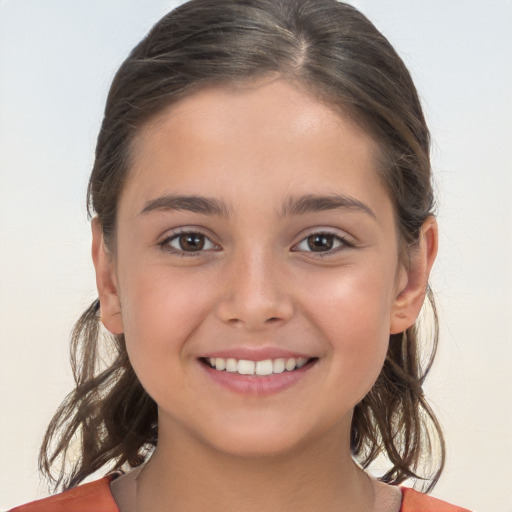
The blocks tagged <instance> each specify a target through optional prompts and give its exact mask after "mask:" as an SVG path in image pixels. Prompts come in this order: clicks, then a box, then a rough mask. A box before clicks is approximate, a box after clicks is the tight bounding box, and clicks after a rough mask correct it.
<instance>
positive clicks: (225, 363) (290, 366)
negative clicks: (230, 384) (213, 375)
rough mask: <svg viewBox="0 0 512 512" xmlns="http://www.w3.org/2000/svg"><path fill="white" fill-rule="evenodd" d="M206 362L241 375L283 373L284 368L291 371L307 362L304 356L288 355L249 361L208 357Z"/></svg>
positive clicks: (216, 367) (219, 368) (217, 368)
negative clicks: (285, 357)
mask: <svg viewBox="0 0 512 512" xmlns="http://www.w3.org/2000/svg"><path fill="white" fill-rule="evenodd" d="M208 362H209V363H210V365H211V367H212V368H215V369H216V370H225V371H227V372H231V373H234V372H238V373H240V374H241V375H272V374H273V373H283V372H284V371H285V370H287V371H289V372H291V371H292V370H295V369H296V368H302V367H303V366H304V365H305V364H306V363H307V362H308V359H307V358H306V357H298V358H295V357H290V358H288V359H284V358H278V359H265V360H263V361H249V360H247V359H231V358H229V359H223V358H222V357H210V358H208Z"/></svg>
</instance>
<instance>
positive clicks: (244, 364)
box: [238, 359, 256, 375]
mask: <svg viewBox="0 0 512 512" xmlns="http://www.w3.org/2000/svg"><path fill="white" fill-rule="evenodd" d="M255 368H256V363H255V362H254V361H247V360H245V359H240V361H238V373H240V374H241V375H254V370H255Z"/></svg>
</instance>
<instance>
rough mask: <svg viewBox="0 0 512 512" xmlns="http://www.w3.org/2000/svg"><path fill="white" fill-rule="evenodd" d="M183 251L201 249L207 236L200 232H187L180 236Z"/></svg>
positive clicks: (179, 242) (179, 240) (179, 241)
mask: <svg viewBox="0 0 512 512" xmlns="http://www.w3.org/2000/svg"><path fill="white" fill-rule="evenodd" d="M178 244H179V246H180V249H181V250H182V251H200V250H202V249H203V248H204V246H205V236H204V235H201V234H200V233H185V234H183V235H180V236H179V237H178Z"/></svg>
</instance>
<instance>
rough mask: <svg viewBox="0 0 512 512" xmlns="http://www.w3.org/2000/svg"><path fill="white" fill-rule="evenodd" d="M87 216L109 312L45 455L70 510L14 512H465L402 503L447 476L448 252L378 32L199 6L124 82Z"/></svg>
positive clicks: (281, 10)
mask: <svg viewBox="0 0 512 512" xmlns="http://www.w3.org/2000/svg"><path fill="white" fill-rule="evenodd" d="M88 198H89V205H90V210H91V215H92V216H93V219H92V231H93V248H92V253H93V260H94V265H95V269H96V278H97V286H98V294H99V299H98V300H96V301H95V302H94V303H93V304H92V305H91V306H90V307H89V308H88V310H87V311H86V312H85V313H84V314H83V316H82V317H81V318H80V320H79V321H78V323H77V325H76V327H75V331H74V333H73V340H72V349H73V357H74V360H73V363H74V370H75V377H76V381H77V386H76V389H75V390H74V391H73V393H71V394H70V395H69V396H68V398H67V399H66V401H65V402H64V403H63V405H62V406H61V408H60V409H59V411H58V412H57V414H56V415H55V417H54V419H53V420H52V422H51V424H50V426H49V429H48V432H47V435H46V437H45V440H44V443H43V447H42V451H41V457H40V463H41V468H42V470H43V472H44V473H45V474H46V475H47V476H49V477H50V478H53V479H54V481H55V483H56V487H57V488H59V487H62V488H63V489H65V492H64V493H63V494H60V495H57V496H55V497H54V498H49V499H46V500H42V501H39V502H36V503H34V504H31V505H25V506H22V507H19V508H18V509H15V510H19V511H31V510H34V511H35V510H37V511H44V510H52V511H55V510H62V511H64V510H70V511H71V510H72V511H76V510H83V511H100V510H101V511H118V510H119V511H121V512H130V511H132V512H133V511H136V512H142V511H155V512H158V511H160V510H162V511H163V510H177V511H198V510H213V511H216V510H219V511H220V510H223V511H229V510H243V511H247V512H250V511H253V510H258V511H262V510H268V511H270V510H280V511H292V510H293V511H295V512H300V511H311V510H325V511H337V510H347V511H360V510H361V511H363V510H364V511H368V510H375V511H380V512H392V511H393V512H397V511H399V510H402V511H412V510H414V511H415V512H418V511H422V510H437V511H443V510H463V509H460V508H457V507H453V506H450V505H448V504H444V503H442V502H440V501H438V500H435V499H433V498H429V497H427V496H426V495H424V494H421V493H419V492H417V491H414V490H412V489H408V488H405V487H398V485H399V484H401V483H402V482H404V481H405V480H406V479H408V478H416V479H418V481H419V482H420V483H422V484H423V488H424V490H427V491H428V490H430V489H431V488H432V487H433V486H434V485H435V483H436V481H437V480H438V478H439V476H440V473H441V470H442V467H443V462H444V441H443V437H442V433H441V430H440V427H439V425H438V422H437V420H436V418H435V416H434V414H433V413H432V411H431V410H430V408H429V406H428V404H427V402H426V400H425V397H424V395H423V391H422V385H423V381H424V378H425V375H426V374H427V372H428V369H429V368H430V365H431V362H432V359H433V355H434V353H435V348H436V338H435V336H434V339H433V340H431V349H430V354H428V355H427V357H426V359H427V364H426V365H425V366H424V367H422V365H421V364H420V359H421V360H424V358H425V354H423V353H420V343H419V334H418V331H417V329H416V325H415V322H416V319H417V317H418V314H419V312H420V309H421V308H422V306H423V303H424V300H425V296H427V298H428V301H430V303H431V304H432V306H433V299H432V297H431V294H430V292H429V289H428V277H429V272H430V269H431V266H432V264H433V262H434V259H435V256H436V251H437V238H438V233H437V224H436V221H435V218H434V216H433V202H434V201H433V195H432V189H431V176H430V163H429V134H428V130H427V127H426V125H425V121H424V118H423V114H422V111H421V107H420V104H419V100H418V96H417V93H416V91H415V88H414V85H413V83H412V81H411V78H410V76H409V73H408V72H407V70H406V68H405V67H404V64H403V63H402V61H401V60H400V58H399V57H398V56H397V54H396V53H395V51H394V50H393V48H392V47H391V46H390V45H389V43H388V42H387V40H386V39H385V38H384V37H383V36H382V35H381V34H380V33H379V32H378V31H377V30H376V29H375V27H373V25H372V24H371V23H370V22H369V21H368V20H367V19H366V18H365V17H364V16H363V15H361V14H360V13H359V12H357V11H356V10H355V9H354V8H352V7H350V6H348V5H346V4H343V3H338V2H336V1H334V0H301V1H296V0H238V1H235V0H227V1H223V2H214V1H211V0H192V1H190V2H188V3H186V4H184V5H182V6H181V7H179V8H177V9H176V10H175V11H173V12H171V13H170V14H169V15H167V16H165V17H164V18H163V19H162V20H161V21H160V22H159V23H157V25H155V27H154V28H153V29H152V30H151V32H150V33H149V34H148V36H147V37H146V38H145V39H144V40H143V41H142V42H141V43H140V44H139V45H138V46H137V47H136V48H135V49H134V50H133V52H132V53H131V54H130V56H129V57H128V58H127V60H126V61H125V62H124V63H123V65H122V66H121V68H120V70H119V71H118V73H117V75H116V77H115V79H114V82H113V84H112V87H111V90H110V94H109V97H108V100H107V105H106V109H105V117H104V120H103V125H102V128H101V131H100V135H99V137H98V143H97V150H96V160H95V164H94V168H93V172H92V175H91V178H90V182H89V189H88ZM432 312H433V317H434V321H435V308H433V309H432ZM108 333H110V334H108ZM421 348H422V349H424V347H423V346H422V347H421ZM104 360H106V364H105V365H103V361H104ZM77 443H78V444H79V448H78V450H79V457H74V458H73V461H72V462H71V466H70V467H67V466H66V464H65V461H66V460H67V459H69V455H70V454H71V452H73V451H75V450H76V449H77V447H76V444H77ZM379 456H383V457H385V458H386V459H387V461H388V467H387V469H386V470H385V471H383V473H382V475H380V478H379V479H378V480H377V479H374V478H372V477H370V476H369V474H368V473H367V472H365V471H364V469H366V468H367V467H368V466H369V465H370V464H371V463H372V462H375V461H376V460H377V459H378V458H379ZM62 461H64V462H62ZM55 466H58V467H59V469H58V470H57V474H55V473H54V468H55ZM103 468H109V469H110V470H115V472H114V473H110V474H109V475H108V476H106V477H104V478H102V479H99V480H96V481H94V482H93V483H89V484H84V485H81V486H78V487H77V485H78V484H80V483H81V482H82V481H83V480H84V479H85V478H87V477H88V476H90V475H92V474H93V473H95V472H96V471H98V470H102V469H103Z"/></svg>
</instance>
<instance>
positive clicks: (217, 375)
mask: <svg viewBox="0 0 512 512" xmlns="http://www.w3.org/2000/svg"><path fill="white" fill-rule="evenodd" d="M315 363H316V360H313V361H311V362H309V363H308V364H306V365H305V366H303V367H302V368H298V369H296V370H293V371H291V372H289V371H284V372H283V373H274V374H272V375H262V376H257V375H240V374H239V373H237V372H227V371H220V370H214V369H213V368H211V367H210V366H208V365H207V364H204V363H202V362H200V365H201V366H202V367H203V369H204V370H205V372H206V373H207V375H208V376H209V377H210V378H211V379H212V380H213V381H215V382H216V383H218V384H220V385H221V386H223V387H225V388H227V389H229V390H230V391H233V392H235V393H240V394H244V395H252V396H265V395H273V394H275V393H279V392H280V391H284V390H285V389H287V388H289V387H291V386H293V385H294V384H296V383H297V382H299V381H300V380H301V379H302V378H303V377H304V376H305V375H306V373H307V372H308V371H309V370H311V368H312V367H313V366H314V365H315Z"/></svg>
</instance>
